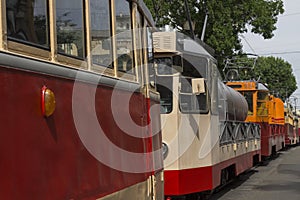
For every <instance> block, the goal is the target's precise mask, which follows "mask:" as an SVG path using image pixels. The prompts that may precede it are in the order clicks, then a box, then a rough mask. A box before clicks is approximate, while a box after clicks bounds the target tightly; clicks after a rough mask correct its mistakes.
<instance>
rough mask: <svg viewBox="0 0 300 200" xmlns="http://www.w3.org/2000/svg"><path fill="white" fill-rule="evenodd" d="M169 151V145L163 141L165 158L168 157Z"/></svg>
mask: <svg viewBox="0 0 300 200" xmlns="http://www.w3.org/2000/svg"><path fill="white" fill-rule="evenodd" d="M168 153H169V147H168V145H167V144H166V143H164V142H163V143H162V154H163V158H164V159H166V157H167V156H168Z"/></svg>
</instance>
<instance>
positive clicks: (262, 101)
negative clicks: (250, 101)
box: [257, 91, 269, 116]
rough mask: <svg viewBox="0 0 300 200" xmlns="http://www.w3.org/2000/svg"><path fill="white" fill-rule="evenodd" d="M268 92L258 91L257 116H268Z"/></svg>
mask: <svg viewBox="0 0 300 200" xmlns="http://www.w3.org/2000/svg"><path fill="white" fill-rule="evenodd" d="M268 98H269V97H268V92H265V91H259V92H258V93H257V115H258V116H268V108H267V100H268Z"/></svg>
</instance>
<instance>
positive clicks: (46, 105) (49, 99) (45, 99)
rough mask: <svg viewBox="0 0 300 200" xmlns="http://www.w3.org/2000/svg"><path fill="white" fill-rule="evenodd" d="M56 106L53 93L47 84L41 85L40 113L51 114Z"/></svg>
mask: <svg viewBox="0 0 300 200" xmlns="http://www.w3.org/2000/svg"><path fill="white" fill-rule="evenodd" d="M55 107H56V102H55V95H54V93H53V91H52V90H50V89H49V88H47V86H45V85H44V86H43V87H42V114H43V116H45V117H49V116H50V115H52V114H53V112H54V110H55Z"/></svg>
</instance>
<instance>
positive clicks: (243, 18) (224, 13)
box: [145, 0, 284, 68]
mask: <svg viewBox="0 0 300 200" xmlns="http://www.w3.org/2000/svg"><path fill="white" fill-rule="evenodd" d="M187 1H188V4H189V10H190V13H191V19H192V21H193V23H194V26H195V28H194V32H195V35H196V36H198V37H200V36H201V33H202V29H203V24H204V19H205V15H206V13H208V23H207V27H206V34H205V39H204V42H205V43H207V44H208V45H210V46H211V47H213V48H214V49H215V57H216V58H217V60H218V61H219V64H223V61H224V59H225V58H226V57H230V56H232V55H233V54H234V53H237V52H241V51H242V44H241V40H240V39H239V35H240V34H242V33H245V32H247V31H248V30H250V31H251V32H253V33H256V34H259V35H261V36H262V37H263V38H265V39H269V38H272V37H273V31H274V30H275V29H276V26H275V24H276V22H277V16H278V15H279V14H282V13H283V12H284V9H283V2H282V0H243V1H241V0H187ZM145 3H146V5H147V6H148V7H149V8H150V11H151V12H152V14H153V16H154V19H155V21H156V23H157V26H159V27H160V26H164V25H165V24H171V25H172V26H173V27H176V28H177V29H178V30H179V31H181V32H183V33H186V34H189V31H188V30H186V28H185V27H186V26H185V25H186V23H187V18H186V16H187V15H186V10H185V7H184V0H176V1H175V0H145ZM220 68H223V66H221V65H220Z"/></svg>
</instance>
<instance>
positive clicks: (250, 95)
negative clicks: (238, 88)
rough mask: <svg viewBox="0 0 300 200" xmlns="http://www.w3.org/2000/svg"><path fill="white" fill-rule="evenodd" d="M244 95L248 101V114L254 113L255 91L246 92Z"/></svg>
mask: <svg viewBox="0 0 300 200" xmlns="http://www.w3.org/2000/svg"><path fill="white" fill-rule="evenodd" d="M244 97H245V99H246V101H247V103H248V115H253V93H252V92H244Z"/></svg>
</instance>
